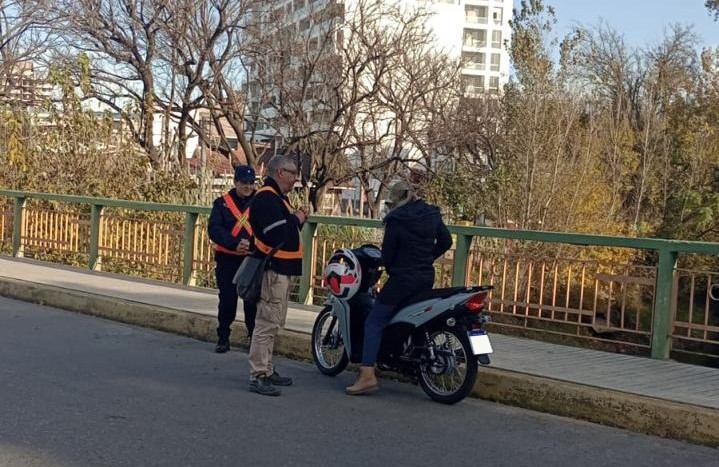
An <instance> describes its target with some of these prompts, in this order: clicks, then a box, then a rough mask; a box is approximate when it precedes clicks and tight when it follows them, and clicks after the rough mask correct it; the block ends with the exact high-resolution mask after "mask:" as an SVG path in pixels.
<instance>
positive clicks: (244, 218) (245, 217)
mask: <svg viewBox="0 0 719 467" xmlns="http://www.w3.org/2000/svg"><path fill="white" fill-rule="evenodd" d="M222 199H223V200H224V201H225V206H227V209H229V210H230V212H231V213H232V215H233V216H234V217H235V219H236V220H237V222H236V223H235V226H234V227H232V232H230V233H231V235H232V236H233V237H234V238H237V237H239V236H240V233H241V232H242V231H243V230H244V231H245V232H247V234H248V235H249V236H250V237H252V236H253V235H252V226H251V225H250V208H249V207H248V208H247V209H245V210H244V211H241V210H240V209H239V208H238V207H237V205H236V204H235V200H234V199H232V196H230V194H229V193H225V195H224V196H223V197H222ZM212 247H213V248H214V249H215V251H221V252H222V253H227V254H230V255H238V256H240V254H239V253H238V252H237V251H235V250H230V249H229V248H225V247H224V246H222V245H218V244H217V243H215V244H213V245H212Z"/></svg>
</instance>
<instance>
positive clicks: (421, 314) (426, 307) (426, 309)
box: [389, 292, 477, 327]
mask: <svg viewBox="0 0 719 467" xmlns="http://www.w3.org/2000/svg"><path fill="white" fill-rule="evenodd" d="M476 293H477V292H468V293H459V294H456V295H452V296H451V297H447V298H434V299H431V300H425V301H422V302H418V303H414V304H412V305H409V306H406V307H404V308H402V309H400V310H399V312H397V314H396V315H395V316H394V318H392V321H390V323H389V324H390V325H392V324H399V323H401V324H410V325H412V326H414V327H419V326H422V325H423V324H425V323H428V322H429V321H432V320H433V319H435V318H437V317H438V316H440V315H443V314H445V313H447V312H448V311H449V310H451V309H454V307H455V306H457V305H459V304H460V303H463V302H465V301H467V300H469V298H470V297H471V296H472V295H475V294H476Z"/></svg>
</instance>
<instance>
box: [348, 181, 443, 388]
mask: <svg viewBox="0 0 719 467" xmlns="http://www.w3.org/2000/svg"><path fill="white" fill-rule="evenodd" d="M387 204H388V207H389V208H390V211H389V213H388V214H387V216H385V218H384V220H383V222H384V224H385V231H384V239H383V241H382V260H383V262H384V266H385V270H386V271H387V274H388V276H389V278H388V279H387V282H386V283H385V285H384V287H382V290H381V291H380V292H379V295H378V296H377V298H376V300H375V303H374V306H373V307H372V311H371V312H370V313H369V316H368V317H367V320H366V321H365V329H364V346H363V350H362V366H360V371H359V376H358V378H357V381H355V383H354V384H353V385H351V386H348V387H347V388H346V392H347V394H350V395H358V394H365V393H368V392H373V391H375V390H377V389H378V388H379V386H378V383H377V376H376V375H375V363H376V362H377V355H378V354H379V350H380V344H381V343H382V332H383V329H384V327H385V326H386V325H387V323H389V321H390V320H391V319H392V316H394V314H395V312H396V310H397V306H398V305H399V304H401V303H402V302H404V301H405V300H407V299H409V298H410V297H412V296H413V295H416V294H417V293H419V292H421V291H423V290H426V289H431V288H432V286H433V284H434V266H433V263H434V261H435V260H436V259H437V258H439V257H440V256H442V255H443V254H444V253H445V252H446V251H447V250H449V248H450V247H451V246H452V237H451V235H450V233H449V230H448V229H447V226H446V225H445V224H444V221H443V220H442V215H441V214H440V212H439V208H438V207H437V206H433V205H431V204H428V203H426V202H425V201H424V200H422V199H420V198H419V197H417V195H416V194H415V193H414V191H413V190H412V189H411V187H410V186H409V184H407V183H406V182H404V181H400V182H397V183H396V184H394V185H393V186H392V188H391V189H390V193H389V201H388V203H387Z"/></svg>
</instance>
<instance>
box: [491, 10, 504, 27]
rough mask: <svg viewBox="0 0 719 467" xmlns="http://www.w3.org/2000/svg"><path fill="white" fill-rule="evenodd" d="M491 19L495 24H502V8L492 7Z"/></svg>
mask: <svg viewBox="0 0 719 467" xmlns="http://www.w3.org/2000/svg"><path fill="white" fill-rule="evenodd" d="M492 20H493V21H494V23H495V24H502V9H501V8H493V9H492Z"/></svg>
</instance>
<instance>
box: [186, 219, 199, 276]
mask: <svg viewBox="0 0 719 467" xmlns="http://www.w3.org/2000/svg"><path fill="white" fill-rule="evenodd" d="M197 217H198V214H197V213H194V212H186V213H185V230H184V234H183V238H182V283H183V284H185V285H195V273H194V272H195V271H194V267H193V263H194V261H195V231H196V229H197Z"/></svg>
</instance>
